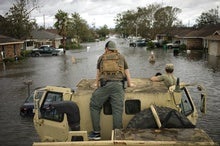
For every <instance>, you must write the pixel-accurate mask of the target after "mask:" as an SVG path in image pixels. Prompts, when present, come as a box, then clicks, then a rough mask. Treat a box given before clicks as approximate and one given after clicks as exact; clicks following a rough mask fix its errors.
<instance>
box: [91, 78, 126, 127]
mask: <svg viewBox="0 0 220 146" xmlns="http://www.w3.org/2000/svg"><path fill="white" fill-rule="evenodd" d="M108 99H109V100H110V104H111V106H112V115H113V129H116V128H117V129H121V128H123V126H122V113H123V101H124V89H123V84H122V82H107V84H106V85H105V86H103V87H100V88H98V89H97V90H95V91H94V93H93V94H92V97H91V100H90V114H91V118H92V124H93V130H94V131H100V129H101V128H100V112H101V109H102V106H103V104H104V103H105V102H106V101H107V100H108Z"/></svg>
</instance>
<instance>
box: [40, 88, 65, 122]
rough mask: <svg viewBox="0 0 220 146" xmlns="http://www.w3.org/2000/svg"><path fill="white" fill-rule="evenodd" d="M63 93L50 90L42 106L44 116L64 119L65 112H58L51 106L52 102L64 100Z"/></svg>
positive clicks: (56, 119) (52, 118)
mask: <svg viewBox="0 0 220 146" xmlns="http://www.w3.org/2000/svg"><path fill="white" fill-rule="evenodd" d="M62 100H63V94H62V93H58V92H48V93H47V94H46V97H45V99H44V102H43V104H42V106H41V109H40V111H41V115H42V118H45V119H48V120H52V121H58V122H61V121H62V120H63V116H64V115H63V114H58V113H57V110H56V109H55V108H51V106H50V103H52V102H55V101H62Z"/></svg>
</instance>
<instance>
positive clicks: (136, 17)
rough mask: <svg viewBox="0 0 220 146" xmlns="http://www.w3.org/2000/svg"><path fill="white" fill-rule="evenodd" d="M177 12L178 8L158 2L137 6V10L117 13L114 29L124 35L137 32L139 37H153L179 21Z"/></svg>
mask: <svg viewBox="0 0 220 146" xmlns="http://www.w3.org/2000/svg"><path fill="white" fill-rule="evenodd" d="M179 12H181V10H180V9H179V8H173V7H171V6H166V7H162V5H160V4H152V5H149V6H147V7H138V8H137V11H126V12H123V13H121V14H118V15H117V17H116V19H115V21H116V31H117V32H119V33H121V34H123V35H124V36H128V35H131V36H134V35H136V33H137V34H138V35H139V36H141V37H144V38H151V39H153V38H154V37H155V34H157V33H161V32H162V31H164V30H168V29H169V28H171V27H173V26H174V25H175V24H178V23H179V21H178V19H177V14H178V13H179ZM168 31H169V30H168Z"/></svg>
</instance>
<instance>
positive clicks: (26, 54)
mask: <svg viewBox="0 0 220 146" xmlns="http://www.w3.org/2000/svg"><path fill="white" fill-rule="evenodd" d="M30 54H31V50H22V51H21V56H22V57H27V56H30Z"/></svg>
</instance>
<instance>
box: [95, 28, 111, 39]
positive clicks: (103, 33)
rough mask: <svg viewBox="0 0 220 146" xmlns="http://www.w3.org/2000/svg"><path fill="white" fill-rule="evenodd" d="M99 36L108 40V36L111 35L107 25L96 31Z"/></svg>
mask: <svg viewBox="0 0 220 146" xmlns="http://www.w3.org/2000/svg"><path fill="white" fill-rule="evenodd" d="M96 31H97V34H98V35H99V37H101V38H104V39H105V38H106V36H107V35H108V34H109V29H108V26H107V25H104V26H103V27H100V28H99V29H97V30H96Z"/></svg>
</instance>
